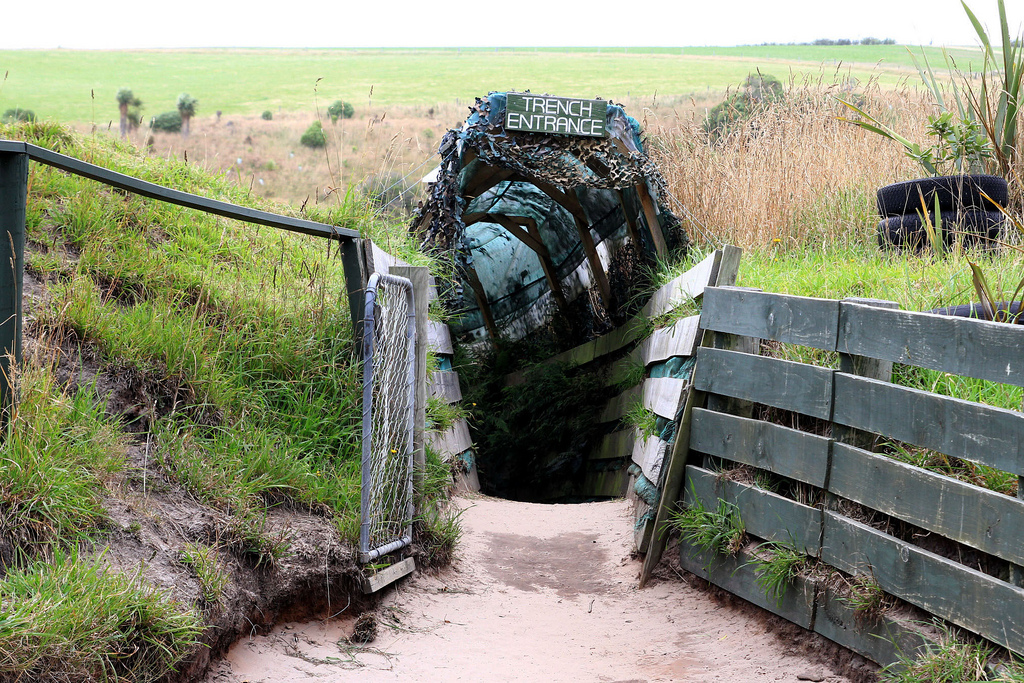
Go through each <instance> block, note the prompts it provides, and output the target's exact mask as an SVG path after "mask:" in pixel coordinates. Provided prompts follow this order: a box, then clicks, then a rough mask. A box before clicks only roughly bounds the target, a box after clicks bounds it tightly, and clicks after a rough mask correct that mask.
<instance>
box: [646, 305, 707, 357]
mask: <svg viewBox="0 0 1024 683" xmlns="http://www.w3.org/2000/svg"><path fill="white" fill-rule="evenodd" d="M699 332H700V316H699V315H691V316H688V317H686V318H682V319H681V320H677V321H676V322H675V323H674V324H673V325H670V326H669V327H662V328H660V329H657V330H655V331H654V332H653V333H651V336H650V337H648V338H647V339H645V340H644V341H643V342H642V343H641V345H640V355H641V357H642V358H643V361H644V365H650V364H651V363H659V362H661V361H665V360H668V359H669V358H672V357H674V356H692V355H693V351H694V349H696V348H697V339H698V338H699Z"/></svg>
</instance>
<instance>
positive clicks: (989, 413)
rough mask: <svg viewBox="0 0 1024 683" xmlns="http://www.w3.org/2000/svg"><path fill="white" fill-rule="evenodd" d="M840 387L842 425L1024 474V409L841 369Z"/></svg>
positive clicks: (838, 408) (838, 418)
mask: <svg viewBox="0 0 1024 683" xmlns="http://www.w3.org/2000/svg"><path fill="white" fill-rule="evenodd" d="M1021 355H1024V353H1022V354H1021ZM835 387H836V406H835V416H834V420H835V422H837V423H839V424H843V425H847V426H849V427H856V428H858V429H863V430H866V431H869V432H875V433H876V434H882V435H884V436H887V437H889V438H891V439H898V440H900V441H907V442H910V443H913V444H916V445H918V446H924V447H925V448H929V449H931V450H934V451H939V452H940V453H945V454H946V455H951V456H955V457H957V458H963V459H964V460H970V461H972V462H979V463H982V464H985V465H988V466H990V467H995V468H996V469H1000V470H1003V471H1005V472H1013V473H1014V474H1018V475H1019V474H1024V413H1019V412H1017V411H1015V410H1005V409H1003V408H995V407H992V406H986V405H982V404H980V403H973V402H971V401H964V400H962V399H957V398H951V397H948V396H939V395H937V394H932V393H929V392H927V391H921V390H919V389H911V388H909V387H902V386H899V385H895V384H889V383H887V382H879V381H878V380H872V379H868V378H864V377H857V376H856V375H848V374H846V373H842V372H840V373H836V377H835Z"/></svg>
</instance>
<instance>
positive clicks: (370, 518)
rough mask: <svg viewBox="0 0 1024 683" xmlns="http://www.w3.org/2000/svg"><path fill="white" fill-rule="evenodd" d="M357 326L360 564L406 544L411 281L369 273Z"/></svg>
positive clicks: (410, 445)
mask: <svg viewBox="0 0 1024 683" xmlns="http://www.w3.org/2000/svg"><path fill="white" fill-rule="evenodd" d="M363 320H364V323H363V466H362V524H361V525H360V527H359V558H360V561H362V562H364V563H366V562H372V561H373V560H375V559H377V558H378V557H380V556H382V555H386V554H388V553H390V552H394V551H395V550H398V549H400V548H403V547H405V546H407V545H409V543H411V542H412V517H413V506H414V503H413V486H412V475H413V404H414V402H415V391H416V388H415V381H416V371H415V365H416V356H415V345H416V312H415V307H414V305H413V291H412V282H411V281H409V280H407V279H406V278H404V277H396V276H393V275H382V274H380V273H374V274H373V275H372V276H371V277H370V282H369V284H368V285H367V288H366V311H365V315H364V318H363Z"/></svg>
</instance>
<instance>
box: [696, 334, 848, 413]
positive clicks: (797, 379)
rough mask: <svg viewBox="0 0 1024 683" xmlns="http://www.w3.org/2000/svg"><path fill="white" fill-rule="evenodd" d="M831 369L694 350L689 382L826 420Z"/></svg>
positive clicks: (828, 407)
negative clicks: (694, 355) (693, 366)
mask: <svg viewBox="0 0 1024 683" xmlns="http://www.w3.org/2000/svg"><path fill="white" fill-rule="evenodd" d="M832 375H833V370H830V369H829V368H821V367H817V366H814V365H804V364H803V363H794V362H792V361H787V360H780V359H778V358H768V357H766V356H755V355H752V354H749V353H739V352H736V351H726V350H723V349H709V348H701V349H698V350H697V365H696V368H695V369H694V373H693V385H694V387H696V388H697V389H699V390H700V391H705V392H708V393H713V394H720V395H723V396H731V397H734V398H739V399H743V400H746V401H754V402H755V403H764V404H766V405H770V406H774V407H776V408H782V409H783V410H792V411H794V412H797V413H802V414H804V415H810V416H811V417H818V418H821V419H823V420H827V419H829V417H830V413H831V403H832Z"/></svg>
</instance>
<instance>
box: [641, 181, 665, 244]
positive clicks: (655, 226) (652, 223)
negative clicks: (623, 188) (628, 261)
mask: <svg viewBox="0 0 1024 683" xmlns="http://www.w3.org/2000/svg"><path fill="white" fill-rule="evenodd" d="M636 194H637V196H638V197H639V198H640V206H642V207H643V210H644V218H646V219H647V227H648V228H650V230H651V239H652V240H654V249H655V251H657V252H658V258H665V256H667V255H668V244H666V242H665V233H663V232H662V231H661V221H659V220H658V208H657V207H656V206H655V205H654V200H652V199H651V195H650V193H649V192H648V191H647V185H646V184H644V183H637V185H636Z"/></svg>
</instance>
